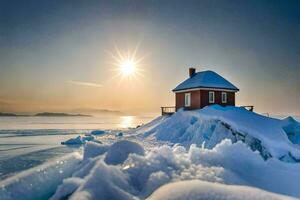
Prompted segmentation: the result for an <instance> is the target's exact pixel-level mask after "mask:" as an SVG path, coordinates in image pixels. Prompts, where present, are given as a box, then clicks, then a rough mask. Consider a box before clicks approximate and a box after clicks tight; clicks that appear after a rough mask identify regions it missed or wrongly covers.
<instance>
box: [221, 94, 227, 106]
mask: <svg viewBox="0 0 300 200" xmlns="http://www.w3.org/2000/svg"><path fill="white" fill-rule="evenodd" d="M222 103H227V93H226V92H222Z"/></svg>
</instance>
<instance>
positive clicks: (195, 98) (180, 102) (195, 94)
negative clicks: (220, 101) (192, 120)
mask: <svg viewBox="0 0 300 200" xmlns="http://www.w3.org/2000/svg"><path fill="white" fill-rule="evenodd" d="M185 93H191V106H190V107H187V109H199V108H200V107H201V96H200V90H196V91H190V92H180V93H176V94H175V96H176V100H175V101H176V105H175V106H176V110H178V109H179V108H183V107H185V106H184V96H185V95H184V94H185Z"/></svg>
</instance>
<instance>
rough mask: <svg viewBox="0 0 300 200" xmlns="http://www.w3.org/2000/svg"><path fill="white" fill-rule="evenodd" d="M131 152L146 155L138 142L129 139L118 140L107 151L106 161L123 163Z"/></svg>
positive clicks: (113, 163)
mask: <svg viewBox="0 0 300 200" xmlns="http://www.w3.org/2000/svg"><path fill="white" fill-rule="evenodd" d="M131 153H134V154H138V155H144V148H143V147H142V146H141V145H139V144H138V143H136V142H131V141H128V140H121V141H118V142H116V143H114V144H113V145H112V146H111V147H110V148H109V150H108V151H107V154H106V157H105V162H106V163H107V164H112V165H117V164H121V163H123V162H124V161H125V160H126V159H127V157H128V155H129V154H131Z"/></svg>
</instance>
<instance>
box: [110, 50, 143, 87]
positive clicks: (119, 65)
mask: <svg viewBox="0 0 300 200" xmlns="http://www.w3.org/2000/svg"><path fill="white" fill-rule="evenodd" d="M137 49H138V47H136V48H135V49H134V50H133V51H129V50H128V51H121V50H120V49H119V48H117V47H116V48H115V53H111V56H112V58H113V62H112V64H113V65H114V66H116V68H114V69H113V71H116V72H117V74H116V76H117V77H119V78H120V81H122V80H124V79H125V80H137V79H139V76H143V73H142V72H143V64H142V60H143V59H144V57H138V56H137Z"/></svg>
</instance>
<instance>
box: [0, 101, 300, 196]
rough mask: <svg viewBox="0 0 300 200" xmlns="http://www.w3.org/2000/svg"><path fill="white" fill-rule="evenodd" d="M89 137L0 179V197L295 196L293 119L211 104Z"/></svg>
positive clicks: (298, 126) (298, 150)
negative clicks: (77, 147)
mask: <svg viewBox="0 0 300 200" xmlns="http://www.w3.org/2000/svg"><path fill="white" fill-rule="evenodd" d="M93 137H96V138H97V141H100V142H97V143H96V142H93V141H86V142H84V151H83V153H82V155H81V154H78V153H72V154H69V155H67V156H65V157H62V158H59V159H57V160H54V161H52V162H48V163H45V164H43V165H41V166H38V167H35V168H32V169H30V170H27V171H24V172H21V173H19V174H17V175H15V176H13V177H10V178H8V179H6V180H4V181H2V182H0V187H1V190H0V199H1V200H9V199H23V200H27V199H49V198H50V199H52V200H59V199H71V200H73V199H151V200H156V199H174V200H175V199H193V200H195V199H224V200H225V199H297V198H300V190H299V185H300V174H299V172H300V163H299V161H300V146H299V144H300V123H299V122H297V121H295V120H294V119H293V118H291V117H288V118H286V119H283V120H279V119H275V118H270V117H266V116H262V115H259V114H257V113H254V112H250V111H248V110H246V109H244V108H239V107H234V106H227V107H221V106H218V105H214V106H208V107H205V108H203V109H199V110H193V111H183V110H179V111H178V112H176V113H175V114H173V115H171V116H161V117H158V118H156V119H155V120H153V121H152V122H150V123H148V124H145V125H143V126H141V127H139V128H136V129H130V130H128V131H126V132H123V133H122V134H120V135H118V136H116V135H115V133H113V132H106V133H104V132H101V134H98V135H94V136H93ZM80 139H82V138H77V140H80ZM74 141H75V140H74ZM80 141H81V140H80ZM81 142H82V141H81Z"/></svg>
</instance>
